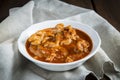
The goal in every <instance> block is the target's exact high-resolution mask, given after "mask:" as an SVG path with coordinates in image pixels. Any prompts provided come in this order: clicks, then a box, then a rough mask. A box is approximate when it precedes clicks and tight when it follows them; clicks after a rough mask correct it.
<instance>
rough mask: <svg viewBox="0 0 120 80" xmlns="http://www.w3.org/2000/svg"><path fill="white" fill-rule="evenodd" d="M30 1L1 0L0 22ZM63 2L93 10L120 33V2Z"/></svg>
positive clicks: (73, 0)
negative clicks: (13, 10) (10, 12)
mask: <svg viewBox="0 0 120 80" xmlns="http://www.w3.org/2000/svg"><path fill="white" fill-rule="evenodd" d="M29 1H30V0H0V22H2V21H3V20H4V19H5V18H6V17H7V16H9V9H10V8H13V7H21V6H23V5H24V4H26V3H27V2H29ZM61 1H63V2H66V3H69V4H72V5H76V6H79V7H84V8H88V9H92V10H94V11H95V12H97V13H98V14H99V15H101V16H102V17H104V18H105V19H106V20H107V21H108V22H109V23H110V24H112V25H113V26H114V27H115V28H116V29H117V30H118V31H120V0H61Z"/></svg>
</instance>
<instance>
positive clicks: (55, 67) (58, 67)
mask: <svg viewBox="0 0 120 80" xmlns="http://www.w3.org/2000/svg"><path fill="white" fill-rule="evenodd" d="M58 23H63V24H64V25H71V26H73V27H74V28H77V29H80V30H82V31H84V32H85V33H87V34H88V35H89V36H90V37H91V39H92V42H93V49H92V51H91V52H90V54H89V55H88V56H86V57H85V58H83V59H80V60H78V61H74V62H71V63H62V64H56V63H47V62H42V61H38V60H35V59H33V58H32V57H31V56H30V55H29V54H28V53H27V51H26V48H25V43H26V40H27V39H28V37H30V36H31V34H33V33H35V32H36V31H38V30H41V29H44V28H48V27H54V26H55V25H56V24H58ZM100 44H101V39H100V37H99V35H98V33H97V32H96V31H95V30H94V29H92V28H91V27H89V26H86V25H84V24H81V23H79V22H74V21H69V20H50V21H45V22H41V23H37V24H34V25H31V26H30V27H29V28H27V29H26V30H25V31H23V32H22V33H21V35H20V37H19V39H18V49H19V51H20V52H21V54H22V55H23V56H24V57H26V58H27V59H29V60H30V61H32V62H34V63H35V64H37V65H38V66H40V67H42V68H44V69H47V70H52V71H65V70H70V69H73V68H76V67H78V66H80V65H81V64H83V63H84V62H85V61H86V60H88V59H89V58H91V57H92V56H93V55H95V53H96V51H97V50H98V49H99V47H100Z"/></svg>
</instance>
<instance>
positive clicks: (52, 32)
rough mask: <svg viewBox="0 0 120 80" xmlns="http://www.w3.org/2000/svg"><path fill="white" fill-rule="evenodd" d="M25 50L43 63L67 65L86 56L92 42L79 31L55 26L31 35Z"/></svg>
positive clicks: (70, 27)
mask: <svg viewBox="0 0 120 80" xmlns="http://www.w3.org/2000/svg"><path fill="white" fill-rule="evenodd" d="M26 50H27V52H28V53H29V55H30V56H31V57H33V58H34V59H37V60H40V61H43V62H50V63H68V62H73V61H76V60H79V59H82V58H84V57H85V56H87V55H88V54H89V53H90V51H91V50H92V40H91V38H90V37H89V36H88V35H87V34H86V33H85V32H83V31H81V30H78V29H75V28H72V26H70V25H68V26H66V27H65V26H64V24H57V25H56V26H55V27H54V28H47V29H43V30H39V31H37V32H36V33H34V34H33V35H31V36H30V37H29V38H28V40H27V41H26Z"/></svg>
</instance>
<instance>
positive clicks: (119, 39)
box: [0, 0, 120, 80]
mask: <svg viewBox="0 0 120 80" xmlns="http://www.w3.org/2000/svg"><path fill="white" fill-rule="evenodd" d="M55 19H67V20H74V21H78V22H80V23H83V24H86V25H89V26H91V27H92V28H94V29H95V30H96V31H97V32H98V33H99V35H100V37H101V39H102V45H101V48H100V49H99V50H98V51H97V53H96V55H95V56H93V57H92V58H91V59H89V60H88V61H86V62H85V63H84V64H83V65H81V66H80V67H78V68H75V69H73V70H69V71H64V72H53V71H48V70H44V69H42V68H40V67H38V66H37V65H35V64H34V63H32V62H30V61H29V60H27V59H26V58H24V57H23V56H22V55H21V54H20V52H19V51H18V48H17V39H18V37H19V35H20V33H21V32H22V31H23V30H25V29H26V28H28V27H29V26H30V25H32V24H34V23H38V22H41V21H45V20H55ZM119 49H120V33H119V32H118V31H117V30H116V29H115V28H113V26H112V25H110V24H109V23H108V22H107V21H106V20H105V19H103V18H102V17H101V16H99V15H98V14H97V13H95V12H94V11H93V10H89V9H84V8H81V7H77V6H73V5H70V4H66V3H64V2H61V1H58V0H34V1H30V2H29V3H27V4H26V5H25V6H23V7H20V8H13V9H11V10H10V15H9V17H7V18H6V19H5V20H4V21H3V22H1V23H0V80H85V79H86V80H89V79H90V80H91V79H92V80H98V79H101V80H103V79H104V77H105V78H106V80H107V79H108V80H110V79H111V80H120V61H119V60H120V56H119V52H120V51H119Z"/></svg>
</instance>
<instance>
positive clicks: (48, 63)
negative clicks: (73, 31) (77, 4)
mask: <svg viewBox="0 0 120 80" xmlns="http://www.w3.org/2000/svg"><path fill="white" fill-rule="evenodd" d="M54 21H56V22H57V21H58V22H63V21H67V22H73V23H76V24H79V25H82V26H85V27H88V28H89V29H91V30H92V31H93V32H94V33H95V35H96V37H97V40H98V46H97V47H96V49H95V50H94V51H93V52H92V53H91V52H90V53H89V54H88V55H87V56H85V57H84V58H82V59H79V60H76V61H73V62H69V63H50V62H43V61H39V60H36V59H34V58H32V57H31V56H30V55H29V53H28V52H27V53H28V55H29V57H28V56H25V55H24V52H23V51H21V49H20V41H21V40H20V39H21V36H22V35H23V33H24V32H26V31H27V30H28V29H29V28H30V27H32V26H36V25H39V24H43V23H47V22H54ZM30 27H28V28H27V29H25V30H24V31H23V32H22V33H21V34H20V36H19V38H18V41H17V43H18V49H19V51H20V53H21V54H22V55H23V56H24V57H25V58H27V59H29V60H30V61H33V62H35V63H40V64H44V65H54V66H55V65H58V66H63V65H71V64H75V63H78V62H81V61H86V60H88V59H89V58H91V57H92V56H93V55H95V53H96V52H97V50H98V49H99V48H100V45H101V39H100V36H99V34H98V33H97V32H96V31H95V30H94V29H93V28H92V27H90V26H88V25H86V24H83V23H80V22H78V21H72V20H47V21H42V22H40V23H36V24H32V25H31V26H30ZM80 30H81V29H80ZM85 33H86V32H85ZM86 34H87V33H86ZM88 36H89V34H88ZM89 37H90V36H89ZM90 38H91V37H90ZM91 39H92V38H91Z"/></svg>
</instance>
